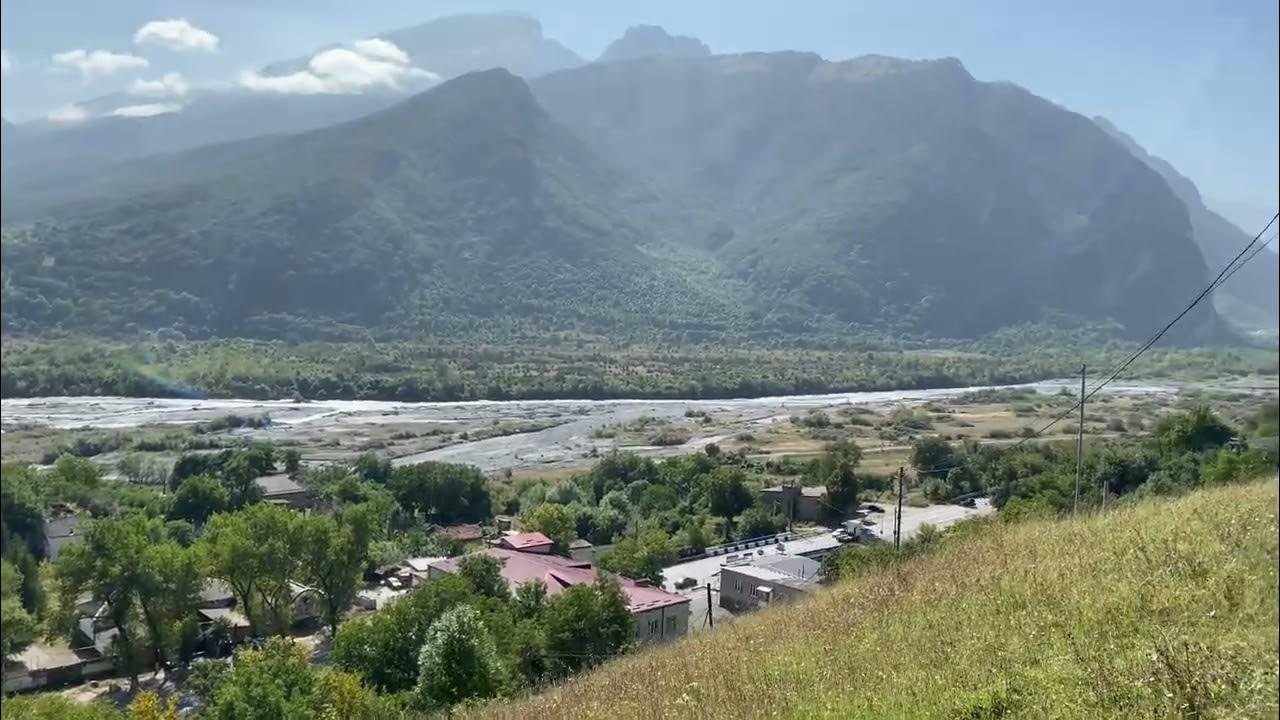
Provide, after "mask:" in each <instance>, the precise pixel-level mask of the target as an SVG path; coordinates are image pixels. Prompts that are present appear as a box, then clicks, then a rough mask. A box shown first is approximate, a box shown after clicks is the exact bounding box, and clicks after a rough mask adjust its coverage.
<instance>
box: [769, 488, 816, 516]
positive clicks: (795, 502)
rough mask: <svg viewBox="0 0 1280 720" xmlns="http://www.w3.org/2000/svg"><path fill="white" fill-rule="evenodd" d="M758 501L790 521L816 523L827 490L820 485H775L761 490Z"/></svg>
mask: <svg viewBox="0 0 1280 720" xmlns="http://www.w3.org/2000/svg"><path fill="white" fill-rule="evenodd" d="M760 500H761V504H762V505H764V506H765V507H766V508H773V509H774V510H776V511H778V512H780V513H782V515H783V517H786V518H788V519H790V520H792V521H799V522H817V521H818V519H819V518H820V517H821V516H822V504H823V503H824V502H826V500H827V489H826V488H825V487H822V486H821V485H818V486H814V487H800V486H798V485H775V486H773V487H767V488H764V489H762V490H761V491H760Z"/></svg>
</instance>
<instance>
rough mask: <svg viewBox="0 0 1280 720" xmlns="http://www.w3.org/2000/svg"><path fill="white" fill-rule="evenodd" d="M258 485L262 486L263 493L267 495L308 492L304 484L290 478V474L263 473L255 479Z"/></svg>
mask: <svg viewBox="0 0 1280 720" xmlns="http://www.w3.org/2000/svg"><path fill="white" fill-rule="evenodd" d="M254 482H256V483H257V484H258V487H260V488H262V494H263V495H266V496H267V497H271V496H272V495H293V494H294V493H300V492H306V491H305V490H303V489H302V486H301V485H299V484H298V483H296V482H294V481H292V480H290V479H289V476H288V475H286V474H284V473H280V474H279V475H263V476H262V477H260V478H257V479H256V480H254Z"/></svg>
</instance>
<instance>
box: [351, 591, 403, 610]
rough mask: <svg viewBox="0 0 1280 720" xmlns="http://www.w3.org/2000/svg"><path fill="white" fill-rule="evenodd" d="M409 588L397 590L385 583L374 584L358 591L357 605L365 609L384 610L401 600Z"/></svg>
mask: <svg viewBox="0 0 1280 720" xmlns="http://www.w3.org/2000/svg"><path fill="white" fill-rule="evenodd" d="M407 593H408V590H395V589H392V588H389V587H387V586H385V585H373V586H370V587H367V588H365V589H363V590H361V591H359V592H357V593H356V598H355V601H354V602H355V605H356V607H358V608H361V609H364V610H382V609H383V608H385V607H386V606H387V605H389V604H391V603H392V602H395V601H396V600H399V599H400V598H402V597H404V596H405V594H407Z"/></svg>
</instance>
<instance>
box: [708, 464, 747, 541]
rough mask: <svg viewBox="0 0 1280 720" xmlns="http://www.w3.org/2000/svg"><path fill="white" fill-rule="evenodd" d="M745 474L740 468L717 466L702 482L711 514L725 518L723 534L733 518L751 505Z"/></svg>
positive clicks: (726, 533)
mask: <svg viewBox="0 0 1280 720" xmlns="http://www.w3.org/2000/svg"><path fill="white" fill-rule="evenodd" d="M745 480H746V476H745V475H744V474H743V472H742V470H741V469H740V468H736V467H718V468H716V469H715V470H714V471H712V473H711V474H710V475H708V476H707V477H706V480H705V481H704V482H703V493H704V494H705V496H706V499H707V507H708V508H709V509H710V510H711V513H712V514H713V515H719V516H720V517H722V518H724V519H725V536H726V537H727V536H728V534H729V533H728V529H729V525H730V523H732V522H733V518H735V517H737V515H738V513H740V512H742V511H743V510H746V509H747V508H749V507H751V491H750V490H748V489H747V485H746V482H745Z"/></svg>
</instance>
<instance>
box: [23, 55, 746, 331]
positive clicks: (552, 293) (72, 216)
mask: <svg viewBox="0 0 1280 720" xmlns="http://www.w3.org/2000/svg"><path fill="white" fill-rule="evenodd" d="M77 192H79V193H80V196H81V197H82V198H85V201H84V202H81V203H78V204H77V203H72V204H71V205H64V206H61V207H60V208H59V212H58V220H57V221H56V222H54V223H38V224H36V225H34V226H26V227H24V228H22V229H18V230H14V231H10V232H7V233H6V236H5V239H4V245H3V253H4V269H3V272H4V285H3V292H4V296H3V297H4V302H3V312H4V321H5V327H6V329H8V330H45V329H48V328H51V327H55V326H58V325H61V326H63V327H72V328H79V329H86V328H88V329H94V330H96V331H98V332H110V331H121V330H125V329H127V328H128V327H129V326H130V325H131V324H132V325H136V326H138V327H142V328H155V327H170V326H172V327H174V328H176V329H178V330H180V331H182V332H184V333H187V334H194V335H206V334H210V333H212V334H220V335H234V334H250V335H259V336H263V335H265V336H272V337H274V336H278V335H283V334H286V333H301V334H305V335H309V336H316V335H320V336H323V335H324V333H330V332H339V331H340V330H341V326H359V327H374V328H384V329H386V328H394V329H396V330H397V331H399V332H402V333H406V334H407V333H413V334H422V333H437V334H467V333H474V332H479V331H481V330H483V328H485V327H487V326H499V327H511V326H516V327H530V328H535V329H541V330H545V329H547V328H550V327H554V328H557V329H599V328H614V327H627V326H640V325H643V326H647V327H666V328H673V329H679V328H680V327H682V325H684V324H685V323H687V322H688V323H692V324H693V325H698V324H699V323H700V322H701V320H702V319H703V318H706V317H718V318H732V317H733V316H734V315H735V312H736V311H735V310H734V308H733V307H732V306H731V305H729V304H728V303H727V302H724V301H723V300H722V299H720V298H719V297H718V296H716V295H714V294H713V293H711V292H709V291H706V290H704V289H703V288H701V287H700V286H699V285H697V284H695V283H693V282H692V281H688V280H685V279H684V276H683V275H682V274H681V273H678V272H675V271H673V270H672V269H671V268H670V267H669V263H668V262H667V261H666V260H664V259H662V258H660V257H654V256H653V255H651V254H648V253H646V251H645V250H644V249H642V247H641V246H642V245H643V244H644V243H645V242H646V241H647V240H648V239H649V236H648V235H647V233H646V231H645V229H644V228H642V227H638V226H636V225H635V224H634V223H633V222H632V221H630V220H629V219H627V218H626V217H624V216H623V215H621V214H620V213H619V212H617V211H616V210H615V209H614V208H615V207H619V206H626V207H643V206H644V202H645V201H644V199H643V197H639V198H636V197H632V196H631V195H632V194H636V193H638V194H640V195H643V193H644V192H645V191H644V188H643V187H642V186H639V185H637V184H635V183H633V182H631V181H630V180H628V179H627V178H626V177H625V176H623V175H621V174H619V173H617V172H616V171H614V170H612V169H611V168H610V167H608V166H607V165H606V164H604V163H601V162H599V161H598V160H597V159H596V158H595V157H593V156H592V154H591V153H590V152H589V151H588V150H587V149H586V148H585V146H583V145H582V144H581V143H580V142H578V141H577V140H575V139H574V138H572V137H570V136H569V135H568V134H566V133H565V132H564V131H562V130H561V129H560V128H559V127H558V126H557V125H556V124H555V123H554V122H552V121H551V120H550V119H549V118H548V117H547V116H546V115H545V113H543V112H542V111H541V109H540V108H539V107H538V106H537V104H536V102H535V101H534V100H533V98H532V96H531V95H530V93H529V90H528V88H527V86H526V85H525V84H524V82H523V81H522V80H520V79H518V78H516V77H514V76H512V75H510V74H509V73H507V72H506V71H503V70H495V71H488V72H483V73H475V74H472V75H467V76H464V77H462V78H459V79H457V80H454V81H451V82H449V83H445V84H444V85H442V86H440V87H438V88H437V89H435V90H432V91H429V92H427V93H424V94H422V95H420V96H418V97H416V98H414V99H412V100H410V101H407V102H405V103H402V104H400V105H398V106H396V107H394V108H391V109H389V110H386V111H383V112H380V113H377V114H375V115H372V116H369V117H367V118H363V119H361V120H357V121H354V122H352V123H349V124H346V125H340V126H335V127H332V128H326V129H323V130H318V131H313V132H310V133H305V134H301V135H296V136H291V137H283V138H264V139H259V140H253V141H248V142H245V143H240V144H234V145H228V146H215V147H212V148H207V149H204V150H201V151H196V152H192V153H188V154H184V155H180V156H175V157H173V158H161V159H159V160H155V161H150V162H144V163H140V164H137V165H134V166H127V167H122V168H119V169H117V170H115V171H114V172H112V173H109V174H107V175H104V176H100V177H98V178H97V179H96V180H95V181H93V182H89V183H85V184H84V185H82V186H81V187H79V189H78V190H77ZM335 328H337V329H335Z"/></svg>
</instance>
